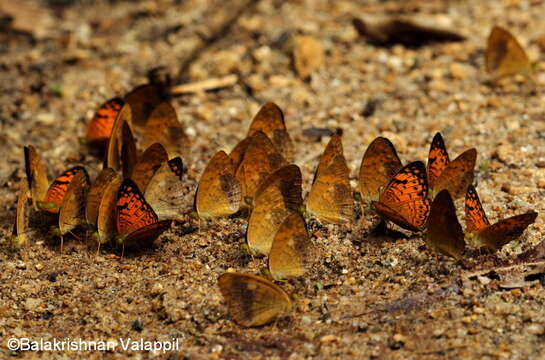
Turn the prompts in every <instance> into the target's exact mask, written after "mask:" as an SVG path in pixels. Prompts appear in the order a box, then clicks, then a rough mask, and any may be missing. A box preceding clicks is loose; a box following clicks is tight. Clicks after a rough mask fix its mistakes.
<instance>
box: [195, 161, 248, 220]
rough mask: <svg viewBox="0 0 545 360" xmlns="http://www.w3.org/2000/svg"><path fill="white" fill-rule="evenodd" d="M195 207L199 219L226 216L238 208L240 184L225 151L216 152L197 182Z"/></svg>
mask: <svg viewBox="0 0 545 360" xmlns="http://www.w3.org/2000/svg"><path fill="white" fill-rule="evenodd" d="M195 196H196V198H195V207H196V210H197V214H198V215H199V217H200V218H209V217H217V216H227V215H231V214H234V213H236V212H237V211H238V210H239V207H240V201H241V192H240V182H239V181H238V180H237V178H236V177H235V167H234V166H233V162H232V161H231V158H229V156H228V155H227V154H226V153H225V151H218V152H217V153H216V154H215V155H214V156H213V157H212V159H211V160H210V162H209V163H208V165H206V168H205V169H204V172H203V173H202V175H201V178H200V180H199V185H198V188H197V193H196V195H195Z"/></svg>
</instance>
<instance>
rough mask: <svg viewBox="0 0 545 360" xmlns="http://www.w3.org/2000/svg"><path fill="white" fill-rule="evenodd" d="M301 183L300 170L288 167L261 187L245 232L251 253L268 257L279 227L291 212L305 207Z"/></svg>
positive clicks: (266, 180) (273, 174)
mask: <svg viewBox="0 0 545 360" xmlns="http://www.w3.org/2000/svg"><path fill="white" fill-rule="evenodd" d="M301 184H302V176H301V170H299V167H298V166H297V165H286V166H284V167H281V168H280V169H278V170H276V171H275V172H274V173H272V174H271V175H269V177H267V179H265V181H264V182H263V183H262V184H261V185H260V186H259V188H258V189H257V191H256V193H255V199H254V208H253V209H252V212H251V214H250V219H249V220H248V229H247V232H246V241H247V242H248V246H249V248H250V251H251V252H253V253H256V254H262V255H268V254H269V251H270V250H271V246H272V243H273V240H274V237H275V235H276V232H277V230H278V228H279V226H280V225H281V224H282V222H283V221H284V219H285V218H286V217H287V216H288V215H289V214H290V213H291V212H294V211H300V209H301V208H302V206H303V199H302V197H301V193H302V188H301Z"/></svg>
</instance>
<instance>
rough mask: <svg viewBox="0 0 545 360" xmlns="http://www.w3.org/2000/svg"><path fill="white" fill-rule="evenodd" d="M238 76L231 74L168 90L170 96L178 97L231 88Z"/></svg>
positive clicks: (176, 86)
mask: <svg viewBox="0 0 545 360" xmlns="http://www.w3.org/2000/svg"><path fill="white" fill-rule="evenodd" d="M237 81H238V76H236V75H234V74H231V75H227V76H223V77H219V78H212V79H207V80H203V81H197V82H192V83H187V84H182V85H175V86H172V87H171V88H170V89H169V94H170V95H180V94H188V93H195V92H199V91H208V90H214V89H219V88H224V87H229V86H233V85H235V84H236V83H237Z"/></svg>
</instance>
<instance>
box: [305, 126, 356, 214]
mask: <svg viewBox="0 0 545 360" xmlns="http://www.w3.org/2000/svg"><path fill="white" fill-rule="evenodd" d="M349 176H350V170H349V169H348V166H347V165H346V160H345V158H344V155H343V146H342V140H341V135H340V134H334V135H333V136H332V137H331V140H330V141H329V143H328V144H327V146H326V148H325V150H324V153H323V155H322V157H321V158H320V163H319V164H318V168H317V169H316V173H315V175H314V181H313V183H312V188H311V190H310V193H309V195H308V198H307V210H308V211H309V212H310V213H312V214H314V215H315V216H316V217H317V218H318V219H319V220H321V221H326V222H331V223H335V224H340V223H344V222H349V221H350V220H351V219H352V214H353V212H354V202H353V197H352V190H351V188H350V178H349Z"/></svg>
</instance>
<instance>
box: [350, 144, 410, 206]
mask: <svg viewBox="0 0 545 360" xmlns="http://www.w3.org/2000/svg"><path fill="white" fill-rule="evenodd" d="M402 167H403V165H402V164H401V160H399V156H398V155H397V151H396V149H395V147H394V145H393V144H392V142H391V141H390V140H388V139H387V138H384V137H377V138H376V139H375V140H373V142H371V144H370V145H369V146H368V147H367V150H366V151H365V154H364V155H363V158H362V160H361V165H360V175H359V185H360V192H361V196H362V198H363V199H364V200H365V201H368V202H370V201H377V200H378V199H379V196H380V193H381V192H382V190H384V188H385V187H386V185H387V184H388V182H389V181H390V179H392V178H393V177H394V175H395V174H397V172H398V171H399V170H401V168H402Z"/></svg>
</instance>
